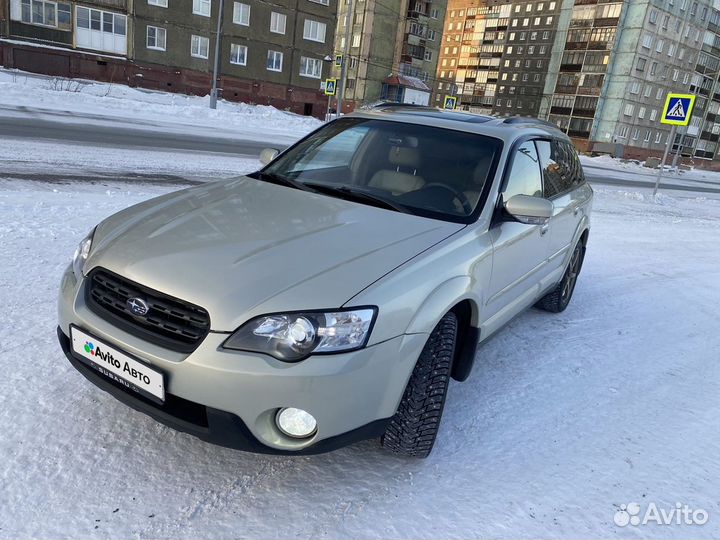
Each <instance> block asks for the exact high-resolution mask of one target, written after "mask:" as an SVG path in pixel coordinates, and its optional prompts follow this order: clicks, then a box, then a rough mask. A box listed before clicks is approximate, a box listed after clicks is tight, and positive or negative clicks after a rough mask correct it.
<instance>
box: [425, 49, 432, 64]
mask: <svg viewBox="0 0 720 540" xmlns="http://www.w3.org/2000/svg"><path fill="white" fill-rule="evenodd" d="M425 61H426V62H432V51H425Z"/></svg>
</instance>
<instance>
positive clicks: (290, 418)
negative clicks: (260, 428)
mask: <svg viewBox="0 0 720 540" xmlns="http://www.w3.org/2000/svg"><path fill="white" fill-rule="evenodd" d="M275 423H276V424H277V427H278V429H279V430H280V431H282V432H283V433H284V434H285V435H287V436H288V437H293V438H295V439H305V438H306V437H309V436H310V435H312V434H313V433H315V430H316V429H317V421H316V420H315V418H314V417H313V415H312V414H310V413H309V412H307V411H303V410H302V409H296V408H295V407H287V408H285V409H280V410H279V411H278V413H277V415H276V416H275Z"/></svg>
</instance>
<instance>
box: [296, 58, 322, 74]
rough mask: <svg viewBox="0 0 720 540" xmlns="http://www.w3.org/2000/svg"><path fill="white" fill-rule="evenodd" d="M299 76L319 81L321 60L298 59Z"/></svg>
mask: <svg viewBox="0 0 720 540" xmlns="http://www.w3.org/2000/svg"><path fill="white" fill-rule="evenodd" d="M300 75H301V76H303V77H310V78H312V79H319V78H320V77H322V60H320V59H319V58H307V57H305V56H301V57H300Z"/></svg>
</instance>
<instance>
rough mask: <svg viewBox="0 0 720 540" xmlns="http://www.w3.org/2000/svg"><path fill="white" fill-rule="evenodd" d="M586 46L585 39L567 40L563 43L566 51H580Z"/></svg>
mask: <svg viewBox="0 0 720 540" xmlns="http://www.w3.org/2000/svg"><path fill="white" fill-rule="evenodd" d="M587 48H588V42H587V41H568V42H567V43H565V50H566V51H581V50H585V49H587Z"/></svg>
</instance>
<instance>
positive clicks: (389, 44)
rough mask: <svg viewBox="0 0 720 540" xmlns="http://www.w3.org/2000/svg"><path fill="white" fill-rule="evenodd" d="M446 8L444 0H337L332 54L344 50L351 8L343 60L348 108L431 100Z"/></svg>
mask: <svg viewBox="0 0 720 540" xmlns="http://www.w3.org/2000/svg"><path fill="white" fill-rule="evenodd" d="M446 6H447V0H362V1H360V0H354V1H353V2H352V3H349V2H341V3H340V12H339V14H338V28H337V34H336V35H337V37H336V40H335V51H336V53H337V54H342V53H343V52H344V50H345V36H346V31H347V27H346V25H345V24H346V14H347V10H348V9H351V8H352V10H353V11H352V20H351V25H352V28H351V31H350V36H351V38H350V43H349V44H348V48H349V55H348V58H347V59H346V62H347V64H346V66H347V75H346V92H345V97H346V99H347V100H348V103H347V110H350V109H352V108H354V107H357V106H361V105H365V104H371V103H374V102H377V101H380V100H389V101H398V102H401V103H415V104H419V105H427V104H429V103H430V102H431V94H432V90H433V87H434V79H435V73H436V68H437V62H438V56H439V50H440V43H441V39H442V26H443V20H444V18H445V9H446ZM339 73H340V71H339V70H337V74H339Z"/></svg>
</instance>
